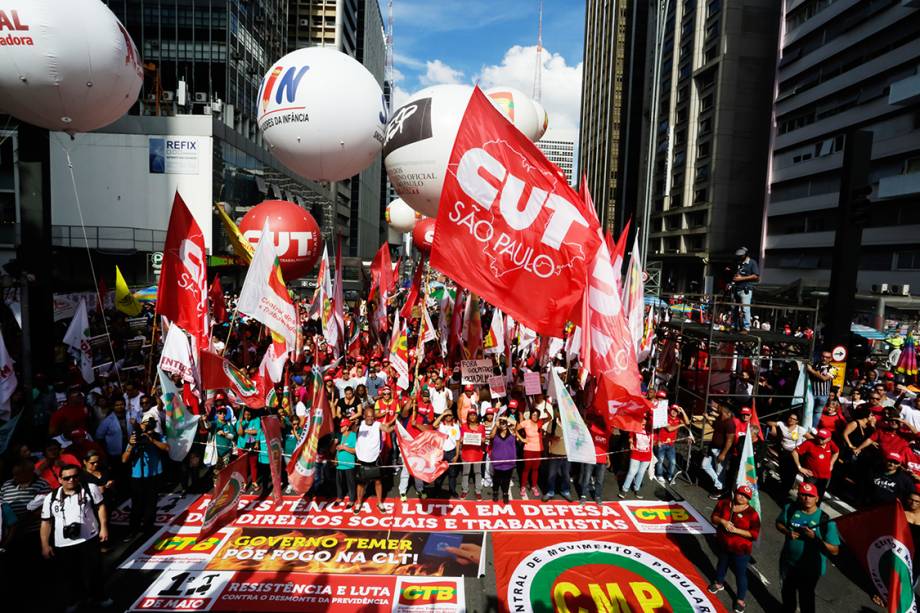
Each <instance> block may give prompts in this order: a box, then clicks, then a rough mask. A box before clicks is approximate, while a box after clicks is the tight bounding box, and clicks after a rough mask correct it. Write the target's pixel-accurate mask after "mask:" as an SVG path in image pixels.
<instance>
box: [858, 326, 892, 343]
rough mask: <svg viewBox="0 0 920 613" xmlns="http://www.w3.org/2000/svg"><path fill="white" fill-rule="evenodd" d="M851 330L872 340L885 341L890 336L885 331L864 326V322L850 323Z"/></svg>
mask: <svg viewBox="0 0 920 613" xmlns="http://www.w3.org/2000/svg"><path fill="white" fill-rule="evenodd" d="M850 332H852V333H853V334H858V335H859V336H861V337H863V338H867V339H869V340H870V341H883V340H885V339H886V338H888V336H887V335H886V334H884V333H883V332H879V331H878V330H876V329H875V328H870V327H869V326H864V325H862V324H852V323H851V324H850Z"/></svg>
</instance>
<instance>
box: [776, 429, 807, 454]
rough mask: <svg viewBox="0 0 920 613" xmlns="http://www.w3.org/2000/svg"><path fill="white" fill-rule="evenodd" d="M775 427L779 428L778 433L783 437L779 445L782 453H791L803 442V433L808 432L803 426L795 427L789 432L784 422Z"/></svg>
mask: <svg viewBox="0 0 920 613" xmlns="http://www.w3.org/2000/svg"><path fill="white" fill-rule="evenodd" d="M776 427H777V428H779V433H780V435H781V436H782V437H783V440H782V441H781V444H782V446H783V450H784V451H793V450H794V449H796V448H797V447H798V446H799V445H801V444H802V443H804V442H805V433H806V432H808V429H807V428H806V427H805V426H795V427H794V428H793V429H791V430H790V429H789V426H787V425H786V424H785V422H779V423H778V424H776Z"/></svg>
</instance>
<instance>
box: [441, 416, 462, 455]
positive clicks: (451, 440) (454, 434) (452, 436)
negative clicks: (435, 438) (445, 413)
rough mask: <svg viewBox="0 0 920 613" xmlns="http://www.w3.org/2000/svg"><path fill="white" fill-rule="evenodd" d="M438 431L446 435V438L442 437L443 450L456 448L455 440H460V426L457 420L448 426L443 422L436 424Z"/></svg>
mask: <svg viewBox="0 0 920 613" xmlns="http://www.w3.org/2000/svg"><path fill="white" fill-rule="evenodd" d="M438 432H440V433H441V434H446V435H447V438H446V439H444V451H451V450H453V449H456V448H457V441H459V440H460V426H458V425H457V422H454V423H452V424H451V425H449V426H448V425H447V424H445V423H443V422H442V423H440V424H438Z"/></svg>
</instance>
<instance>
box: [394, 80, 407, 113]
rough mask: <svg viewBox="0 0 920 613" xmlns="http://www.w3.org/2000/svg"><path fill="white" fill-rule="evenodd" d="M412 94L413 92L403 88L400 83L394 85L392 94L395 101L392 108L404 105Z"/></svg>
mask: <svg viewBox="0 0 920 613" xmlns="http://www.w3.org/2000/svg"><path fill="white" fill-rule="evenodd" d="M411 95H412V92H410V91H407V90H405V89H403V88H401V87H400V86H399V85H396V86H394V87H393V94H392V99H393V103H392V105H391V106H392V108H393V109H398V108H399V107H401V106H402V105H404V104H405V103H406V100H408V99H409V96H411Z"/></svg>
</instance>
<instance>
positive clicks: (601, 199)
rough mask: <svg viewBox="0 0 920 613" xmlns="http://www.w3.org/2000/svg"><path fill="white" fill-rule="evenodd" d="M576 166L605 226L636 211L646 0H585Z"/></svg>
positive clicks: (614, 229) (616, 228)
mask: <svg viewBox="0 0 920 613" xmlns="http://www.w3.org/2000/svg"><path fill="white" fill-rule="evenodd" d="M585 11H586V12H585V44H584V49H585V57H584V64H583V73H582V86H581V122H580V131H579V136H578V171H579V174H584V175H585V176H586V179H587V184H588V187H589V189H590V190H591V195H592V197H593V198H594V203H595V206H596V207H597V212H598V217H599V218H600V220H601V224H602V225H603V226H604V228H605V229H606V230H610V231H611V232H617V231H619V230H620V229H621V228H622V227H623V225H624V224H625V223H626V221H627V220H628V219H629V218H631V217H635V216H636V215H637V203H638V202H639V188H640V182H639V180H638V177H639V176H640V161H641V152H642V125H643V117H642V112H643V109H642V100H643V92H644V80H645V77H644V73H645V65H646V61H645V58H646V32H647V23H646V22H647V19H648V1H647V0H621V1H619V2H608V1H606V0H587V2H586V6H585Z"/></svg>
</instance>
